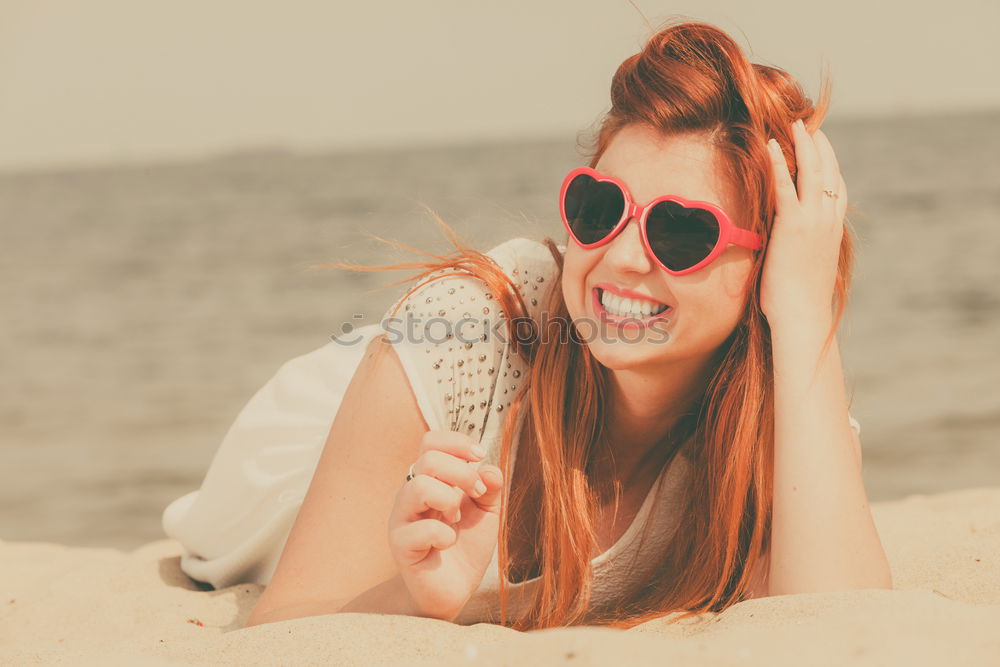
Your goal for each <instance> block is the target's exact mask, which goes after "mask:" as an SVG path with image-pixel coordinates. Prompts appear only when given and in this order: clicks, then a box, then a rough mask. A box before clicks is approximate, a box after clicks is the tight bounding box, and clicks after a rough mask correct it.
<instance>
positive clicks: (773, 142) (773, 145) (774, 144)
mask: <svg viewBox="0 0 1000 667" xmlns="http://www.w3.org/2000/svg"><path fill="white" fill-rule="evenodd" d="M767 147H768V148H770V149H771V150H778V149H779V148H780V146H778V142H777V140H776V139H774V138H773V137H772V138H770V139H768V140H767Z"/></svg>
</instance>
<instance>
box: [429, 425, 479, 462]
mask: <svg viewBox="0 0 1000 667" xmlns="http://www.w3.org/2000/svg"><path fill="white" fill-rule="evenodd" d="M477 445H479V443H478V442H476V441H475V440H473V439H472V438H470V437H469V436H467V435H463V434H462V433H459V432H458V431H442V430H435V431H427V432H426V433H424V435H423V437H422V438H421V439H420V452H421V453H423V452H429V451H431V450H437V451H440V452H445V453H447V454H451V455H452V456H457V457H459V458H463V459H465V460H466V461H480V460H482V458H483V456H484V455H485V454H486V451H485V449H481V450H480V451H479V452H477V451H476V450H475V449H473V448H474V447H476V446H477ZM479 446H480V447H481V445H479Z"/></svg>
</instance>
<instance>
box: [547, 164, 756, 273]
mask: <svg viewBox="0 0 1000 667" xmlns="http://www.w3.org/2000/svg"><path fill="white" fill-rule="evenodd" d="M581 174H586V175H588V176H590V177H592V178H593V179H594V180H596V181H598V182H604V183H614V184H615V185H617V186H618V188H619V189H621V191H622V194H623V195H624V197H623V199H624V200H625V206H624V209H623V210H622V215H621V218H620V219H619V220H618V222H617V223H616V224H615V226H614V228H612V230H611V231H610V232H609V233H608V235H607V236H605V237H604V238H603V239H601V240H600V241H598V242H597V243H590V244H587V243H580V241H579V239H577V238H576V235H575V234H574V233H573V230H572V229H570V226H569V220H568V219H567V217H566V191H567V190H568V189H569V185H570V183H572V182H573V179H574V178H576V177H577V176H579V175H581ZM664 201H672V202H677V203H678V204H680V205H681V206H683V207H684V208H697V209H703V210H706V211H708V212H709V213H711V214H712V215H714V216H715V219H716V220H717V221H718V222H719V238H718V240H716V242H715V247H714V248H712V251H711V252H710V253H708V255H707V256H706V257H705V259H703V260H701V261H700V262H698V263H697V264H695V265H694V266H690V267H688V268H686V269H681V270H680V271H675V270H674V269H671V268H670V267H668V266H666V265H665V264H664V263H663V262H661V261H660V259H659V258H658V257H657V256H656V255H655V254H654V253H653V249H652V247H651V246H650V244H649V236H648V235H647V234H646V220H647V219H648V218H649V212H650V211H651V210H652V209H653V207H654V206H656V205H657V204H659V203H660V202H664ZM559 214H560V217H561V218H562V221H563V226H565V227H566V231H567V232H568V233H569V236H570V238H571V239H573V241H574V242H575V243H576V244H577V245H578V246H580V247H581V248H585V249H588V250H589V249H591V248H599V247H600V246H602V245H605V244H607V243H610V242H611V241H612V240H613V239H614V238H615V237H616V236H618V234H619V232H621V230H623V229H625V226H626V225H627V224H628V221H629V220H631V219H632V218H634V217H636V216H638V217H639V228H640V234H639V235H640V236H641V237H642V244H643V246H645V248H646V253H647V254H648V255H649V256H650V257H652V258H653V261H655V262H656V264H657V266H659V267H660V268H661V269H663V270H664V271H666V272H667V273H669V274H671V275H674V276H683V275H686V274H688V273H694V272H695V271H697V270H698V269H701V268H704V267H706V266H708V265H709V264H711V263H712V262H713V261H714V260H715V258H716V257H718V256H719V255H721V254H722V252H723V251H724V250H725V249H726V248H727V247H729V244H730V243H732V244H733V245H738V246H740V247H743V248H749V249H750V250H760V248H761V246H762V245H763V240H762V239H761V236H760V234H758V233H756V232H751V231H750V230H748V229H741V228H740V227H737V226H736V225H735V224H733V221H732V220H730V219H729V216H728V215H726V212H725V211H724V210H722V208H720V207H718V206H716V205H715V204H712V203H711V202H706V201H697V200H689V199H684V198H683V197H678V196H676V195H664V196H662V197H657V198H656V199H654V200H653V201H651V202H649V203H648V204H646V205H645V206H639V205H638V204H636V203H635V200H634V199H632V194H631V193H630V192H629V191H628V188H627V187H625V183H623V182H622V181H621V180H619V179H617V178H615V177H614V176H606V175H604V174H602V173H600V172H598V171H597V170H596V169H592V168H590V167H577V168H576V169H573V170H572V171H570V172H569V173H568V174H566V178H564V179H563V184H562V188H561V189H560V191H559Z"/></svg>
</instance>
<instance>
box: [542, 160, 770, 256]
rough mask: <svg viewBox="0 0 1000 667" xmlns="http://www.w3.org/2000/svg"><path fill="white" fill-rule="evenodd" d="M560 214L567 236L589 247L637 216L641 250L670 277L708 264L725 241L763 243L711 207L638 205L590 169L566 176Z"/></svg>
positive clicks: (663, 201) (670, 201)
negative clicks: (641, 244) (641, 243)
mask: <svg viewBox="0 0 1000 667" xmlns="http://www.w3.org/2000/svg"><path fill="white" fill-rule="evenodd" d="M559 211H560V213H561V214H562V220H563V224H564V225H566V229H567V231H569V235H570V236H571V237H573V240H574V241H576V243H577V245H579V246H580V247H581V248H588V249H589V248H598V247H600V246H602V245H604V244H606V243H610V242H611V240H612V239H613V238H614V237H615V236H617V235H618V233H619V232H620V231H621V230H623V229H625V225H627V224H628V221H629V220H630V219H632V218H634V217H637V216H638V218H639V226H640V230H641V236H642V242H643V244H644V245H645V246H646V251H647V252H648V253H649V255H650V256H651V257H653V258H654V259H655V260H656V262H657V263H658V264H659V265H660V267H661V268H663V270H664V271H666V272H667V273H670V274H673V275H675V276H682V275H684V274H687V273H692V272H694V271H697V270H698V269H701V268H703V267H705V266H708V265H709V264H710V263H711V262H712V261H713V260H714V259H715V258H716V257H718V256H719V255H721V254H722V252H723V251H724V250H725V249H726V247H727V246H728V245H729V244H730V243H733V244H735V245H738V246H742V247H744V248H750V249H751V250H759V249H760V247H761V243H762V242H761V237H760V234H757V233H756V232H751V231H749V230H746V229H741V228H739V227H737V226H736V225H734V224H733V221H732V220H730V219H729V216H728V215H726V212H725V211H723V210H722V209H721V208H720V207H718V206H716V205H715V204H711V203H709V202H704V201H690V200H687V199H684V198H682V197H677V196H674V195H664V196H662V197H657V198H656V199H654V200H653V201H651V202H649V203H648V204H646V205H645V206H639V205H638V204H636V203H635V201H634V200H633V199H632V195H630V194H629V192H628V189H627V188H626V187H625V184H624V183H623V182H622V181H620V180H619V179H617V178H615V177H614V176H605V175H604V174H601V173H599V172H598V171H596V170H594V169H591V168H590V167H577V168H576V169H574V170H572V171H571V172H569V173H568V174H567V175H566V178H565V180H564V181H563V185H562V190H561V191H560V193H559Z"/></svg>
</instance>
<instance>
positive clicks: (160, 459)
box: [0, 111, 1000, 548]
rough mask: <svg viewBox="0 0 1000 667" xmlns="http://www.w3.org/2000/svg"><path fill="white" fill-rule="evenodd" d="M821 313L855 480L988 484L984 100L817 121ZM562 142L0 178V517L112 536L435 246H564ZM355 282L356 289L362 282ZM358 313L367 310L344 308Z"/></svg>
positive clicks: (365, 316)
mask: <svg viewBox="0 0 1000 667" xmlns="http://www.w3.org/2000/svg"><path fill="white" fill-rule="evenodd" d="M824 130H825V131H826V133H827V135H828V136H829V138H830V139H831V141H832V143H833V145H834V147H835V149H836V150H837V156H838V159H839V161H840V165H841V171H842V173H843V174H844V178H845V180H846V181H847V184H848V188H849V194H850V198H851V201H852V202H853V203H854V205H855V206H857V207H858V208H859V209H860V214H859V215H857V216H855V217H854V218H853V219H852V224H853V226H854V229H855V231H856V233H857V241H858V243H857V254H858V256H857V269H856V275H855V282H854V288H853V292H852V297H851V304H850V307H849V311H848V314H847V316H846V319H845V320H844V322H843V324H842V327H841V334H840V340H841V349H842V353H843V358H844V365H845V372H846V377H847V384H848V391H849V393H850V394H851V396H852V403H851V412H852V414H854V416H855V417H857V419H858V420H859V422H860V423H861V427H862V436H861V440H862V445H863V449H864V468H865V471H864V479H865V484H866V488H867V489H868V494H869V498H870V499H871V500H884V499H889V498H897V497H901V496H905V495H909V494H920V493H934V492H938V491H944V490H949V489H958V488H965V487H970V486H980V485H996V484H1000V344H998V342H997V341H998V335H997V334H998V332H1000V159H998V157H997V156H998V155H1000V111H994V112H980V113H970V114H964V115H947V116H944V115H942V116H925V117H912V118H909V117H908V118H886V119H871V120H851V121H841V122H834V121H831V122H829V123H827V124H826V125H825V126H824ZM575 141H576V137H575V136H569V137H562V138H559V139H558V140H553V141H548V142H543V141H533V142H516V141H511V142H504V143H497V144H488V145H475V146H464V147H438V148H433V147H431V148H421V149H411V150H396V151H377V152H364V153H360V152H359V153H329V154H320V153H316V154H308V153H294V152H282V151H259V152H245V153H233V154H228V155H223V156H219V157H214V158H211V159H203V160H196V161H190V162H172V163H162V164H149V165H137V164H131V165H123V166H97V167H93V168H87V169H72V170H68V169H67V170H52V171H46V172H30V173H29V172H25V173H15V172H6V173H2V174H0V221H2V237H0V242H2V243H0V307H2V312H3V323H4V325H3V327H0V363H2V373H0V441H2V449H0V538H3V539H8V540H45V541H53V542H60V543H65V544H74V545H89V546H108V547H118V548H133V547H135V546H138V545H139V544H142V543H144V542H147V541H149V540H152V539H157V538H161V537H163V534H162V531H161V528H160V515H161V513H162V511H163V508H164V507H165V506H166V505H167V504H168V503H169V502H170V501H172V500H173V499H175V498H177V497H179V496H180V495H183V494H184V493H187V492H189V491H192V490H194V489H196V488H198V486H199V485H200V483H201V480H202V478H203V477H204V474H205V472H206V470H207V468H208V465H209V463H210V462H211V459H212V456H213V455H214V453H215V450H216V448H217V447H218V445H219V443H220V442H221V439H222V437H223V435H224V434H225V432H226V430H227V429H228V427H229V425H230V424H231V423H232V421H233V419H234V418H235V416H236V414H237V413H238V412H239V410H240V409H241V408H242V406H243V405H244V404H245V403H246V401H247V400H248V399H249V398H250V396H251V395H252V394H253V393H254V392H255V391H256V390H257V389H258V388H259V387H260V386H261V385H262V384H264V382H266V381H267V379H268V378H269V377H271V375H272V374H273V373H274V372H275V371H276V370H277V368H278V367H279V366H280V365H281V364H282V363H283V362H284V361H286V360H287V359H290V358H292V357H294V356H297V355H299V354H303V353H305V352H308V351H310V350H313V349H315V348H317V347H320V346H322V345H324V344H326V342H327V341H328V340H329V336H330V335H331V333H334V332H339V331H341V325H342V324H344V323H345V322H352V323H353V324H355V325H358V324H359V323H372V322H377V321H378V319H379V317H380V316H381V314H382V313H383V312H384V310H385V309H386V308H387V307H388V306H389V305H390V304H391V303H392V302H393V301H394V300H395V298H397V297H398V296H399V295H400V294H401V293H402V291H403V289H404V287H403V286H401V285H400V286H395V287H390V288H388V289H382V290H377V289H376V288H378V287H379V286H382V285H385V284H387V283H389V282H392V281H396V280H401V279H403V278H405V277H406V276H407V275H409V274H410V272H407V271H399V272H371V273H360V272H351V271H340V270H330V269H327V270H311V269H310V267H314V266H316V265H319V264H322V263H323V262H328V261H343V262H352V263H359V264H392V263H397V262H403V261H411V260H413V259H414V258H413V257H412V256H411V255H409V254H408V253H405V252H402V251H398V250H395V249H392V248H389V247H387V246H385V245H384V244H381V243H379V242H377V241H375V240H372V239H370V238H367V237H366V236H365V235H364V234H365V233H366V232H367V233H370V234H373V235H376V236H379V237H383V238H388V239H392V240H395V241H398V242H400V243H403V244H406V245H409V246H412V247H416V248H420V249H423V250H431V251H437V252H447V251H448V250H449V249H450V244H449V243H448V241H447V239H446V238H445V237H444V236H443V235H442V234H441V232H440V231H439V229H438V227H437V226H436V225H435V224H434V222H433V221H432V219H431V218H430V216H429V215H428V214H427V213H426V212H425V211H424V210H423V209H422V207H421V203H423V204H426V205H427V206H429V207H430V208H432V209H434V210H435V211H437V212H438V213H439V214H440V215H441V216H442V217H443V218H444V220H446V221H447V222H448V223H449V224H451V225H452V226H453V227H454V228H455V229H456V231H457V232H458V233H459V234H460V235H461V236H462V237H463V238H465V239H466V240H467V241H469V242H470V243H472V244H473V245H475V246H476V247H478V248H480V249H482V250H486V249H488V248H490V247H492V246H493V245H496V244H497V243H500V242H501V241H503V240H506V239H508V238H512V237H514V236H528V237H531V238H536V239H541V238H543V237H544V236H546V235H550V236H552V237H553V238H556V239H557V240H559V242H563V239H564V238H565V237H564V232H563V229H562V225H561V223H560V221H559V211H558V208H557V204H556V198H557V194H558V190H559V185H560V183H561V180H562V177H563V175H564V174H565V172H566V171H568V170H569V169H570V168H572V167H573V166H576V165H578V164H582V163H583V160H582V157H581V155H580V154H579V153H578V152H577V149H576V145H575ZM372 290H374V291H372ZM356 314H359V315H361V316H362V318H360V319H359V318H357V317H354V316H355V315H356Z"/></svg>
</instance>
